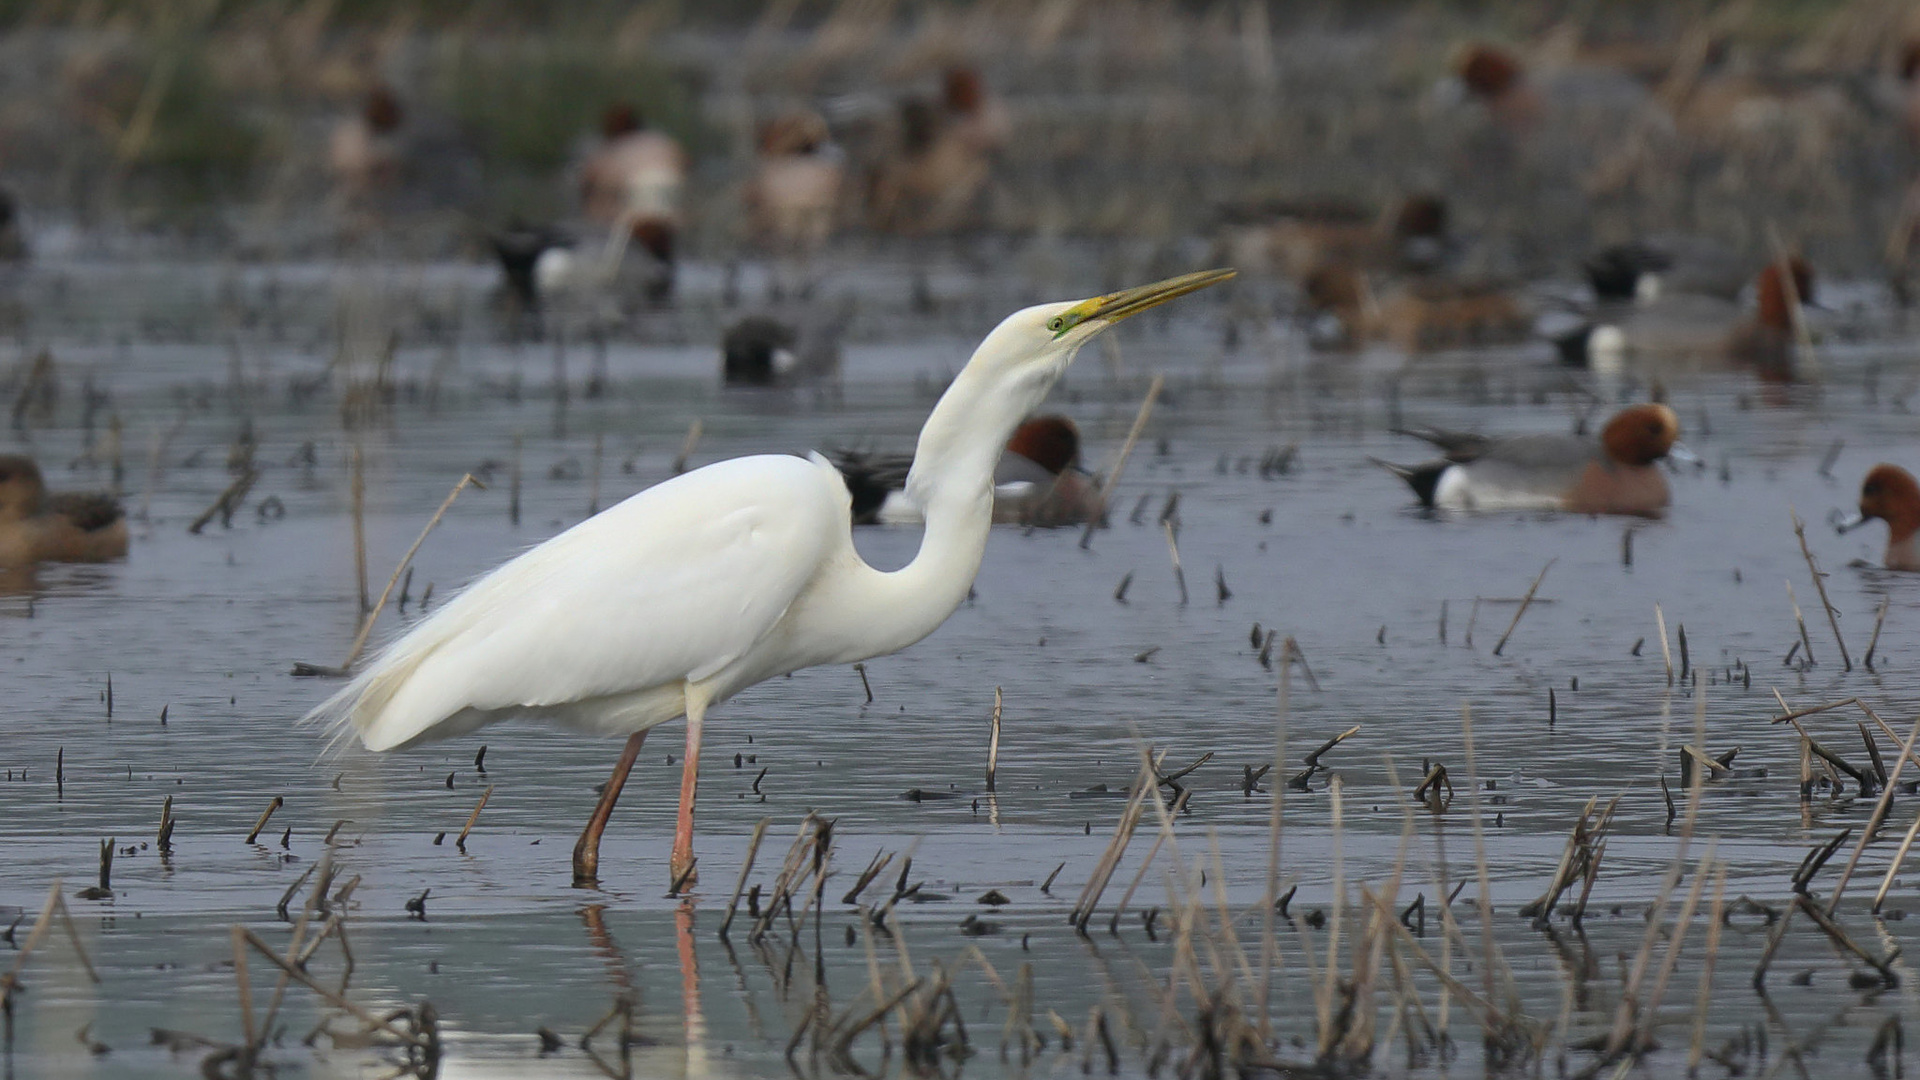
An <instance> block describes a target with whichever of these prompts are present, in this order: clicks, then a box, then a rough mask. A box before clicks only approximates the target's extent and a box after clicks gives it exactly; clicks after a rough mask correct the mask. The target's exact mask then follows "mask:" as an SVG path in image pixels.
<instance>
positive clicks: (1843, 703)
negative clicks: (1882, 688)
mask: <svg viewBox="0 0 1920 1080" xmlns="http://www.w3.org/2000/svg"><path fill="white" fill-rule="evenodd" d="M1775 693H1776V694H1778V693H1779V691H1775ZM1776 700H1779V701H1780V702H1781V704H1780V710H1781V712H1782V713H1783V714H1784V715H1781V716H1775V717H1771V718H1770V720H1769V722H1770V723H1775V724H1785V723H1789V722H1791V721H1794V720H1799V719H1803V718H1805V717H1808V716H1813V715H1814V714H1816V713H1823V712H1832V711H1833V710H1835V709H1844V708H1846V707H1847V706H1849V705H1858V704H1860V699H1859V698H1857V697H1850V698H1841V699H1840V700H1839V701H1830V702H1828V703H1827V704H1825V705H1815V706H1814V707H1812V708H1810V709H1792V710H1789V709H1788V708H1787V706H1786V702H1785V700H1784V699H1779V698H1776Z"/></svg>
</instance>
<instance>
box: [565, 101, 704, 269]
mask: <svg viewBox="0 0 1920 1080" xmlns="http://www.w3.org/2000/svg"><path fill="white" fill-rule="evenodd" d="M600 134H601V136H602V139H603V141H602V142H601V144H600V146H599V147H598V148H597V149H595V150H594V151H593V153H592V154H590V155H588V157H587V160H586V164H585V165H583V166H582V167H581V170H580V201H581V207H582V209H583V210H585V212H586V215H587V218H588V219H589V220H591V221H595V222H598V223H600V224H602V225H607V226H609V227H612V228H616V229H624V230H626V231H627V233H628V234H629V236H630V238H631V239H632V241H633V242H634V243H636V244H638V245H640V247H641V248H642V249H643V250H645V251H646V252H647V253H648V254H650V255H652V256H653V258H654V261H655V262H656V263H657V264H658V267H659V273H658V274H657V275H656V276H655V277H654V278H653V279H652V280H651V281H649V282H648V285H647V292H648V295H649V296H650V297H652V298H653V299H656V300H658V299H663V298H665V297H666V296H667V295H669V294H671V293H672V291H673V273H674V247H675V243H676V240H677V237H678V234H679V230H680V203H681V193H682V191H683V190H684V189H685V187H686V180H687V155H686V152H685V151H683V150H682V149H681V148H680V143H679V142H678V141H676V140H675V139H674V138H673V136H671V135H668V134H667V133H666V132H664V131H659V130H656V129H655V128H653V127H651V126H649V125H648V123H647V120H646V118H645V117H644V116H642V115H641V113H640V111H639V110H638V109H636V108H634V107H633V106H631V105H626V104H619V105H613V106H611V107H609V108H608V109H607V111H606V114H605V115H604V116H603V117H602V118H601V121H600Z"/></svg>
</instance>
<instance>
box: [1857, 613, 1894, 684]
mask: <svg viewBox="0 0 1920 1080" xmlns="http://www.w3.org/2000/svg"><path fill="white" fill-rule="evenodd" d="M1892 600H1893V598H1892V597H1891V596H1883V597H1881V598H1880V614H1878V615H1876V616H1874V619H1873V637H1871V638H1869V639H1867V655H1866V657H1865V659H1863V660H1861V661H1860V663H1861V664H1862V665H1864V666H1865V667H1866V669H1867V670H1868V671H1872V670H1873V650H1874V649H1875V648H1877V647H1879V645H1880V628H1881V627H1882V626H1885V625H1886V623H1887V605H1888V604H1889V603H1891V602H1892Z"/></svg>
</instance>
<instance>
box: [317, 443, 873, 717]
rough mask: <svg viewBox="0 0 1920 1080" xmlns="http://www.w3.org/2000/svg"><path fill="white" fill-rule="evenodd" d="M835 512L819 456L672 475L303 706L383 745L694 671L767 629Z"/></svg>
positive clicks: (823, 543)
mask: <svg viewBox="0 0 1920 1080" xmlns="http://www.w3.org/2000/svg"><path fill="white" fill-rule="evenodd" d="M847 515H848V496H847V491H846V486H845V485H844V484H843V483H842V482H841V480H840V476H839V474H838V473H837V472H835V471H834V470H833V468H832V466H830V465H828V464H827V463H826V462H825V461H824V460H820V459H816V460H815V461H811V462H809V461H806V460H803V459H800V458H796V457H780V456H764V457H750V458H738V459H735V460H732V461H725V462H720V463H718V464H715V465H709V466H707V467H706V468H703V469H699V470H696V471H694V472H691V473H688V474H686V475H685V476H680V477H676V478H674V479H672V480H669V481H667V482H665V483H662V484H660V485H658V486H656V487H652V488H649V489H647V490H646V491H642V492H640V493H639V494H637V495H635V496H633V497H632V498H630V499H628V500H626V501H625V502H622V503H620V504H619V505H618V506H614V507H611V508H609V509H608V510H606V511H605V512H604V513H602V514H599V515H598V516H596V517H593V518H590V519H588V520H587V521H584V522H581V523H580V524H579V525H576V526H574V527H573V528H571V529H569V530H567V531H566V532H564V533H561V534H560V535H558V536H556V537H554V538H552V539H551V540H548V541H546V542H545V543H543V544H540V545H539V546H537V547H534V548H532V549H530V550H528V551H526V552H524V553H523V554H521V555H520V556H518V557H517V558H515V559H513V560H512V561H510V562H508V563H506V564H505V565H503V566H501V567H499V568H498V569H496V570H494V571H493V572H492V573H490V574H488V575H486V576H485V577H483V578H481V579H480V580H479V581H476V582H474V583H473V584H472V585H471V586H469V587H468V588H467V589H466V590H465V591H464V592H462V593H461V594H460V595H459V596H458V597H456V598H455V599H454V600H453V601H452V602H450V603H448V604H447V605H446V606H445V607H443V608H441V609H440V610H439V611H438V612H436V613H435V614H434V615H433V616H432V617H431V618H429V619H428V620H426V621H425V622H423V623H421V624H420V625H418V626H416V627H414V628H413V629H412V630H411V631H409V632H408V633H407V634H406V635H404V636H403V637H401V638H400V639H399V640H398V641H396V642H394V643H393V644H392V645H391V646H389V647H388V648H387V649H386V650H384V651H383V652H382V653H381V654H380V655H379V656H378V657H377V658H376V659H375V660H374V662H373V663H372V664H371V665H370V666H369V668H368V669H367V671H366V672H364V673H363V674H361V675H360V676H358V677H357V678H355V679H354V680H353V682H351V683H350V684H348V686H347V687H346V688H345V689H343V690H342V691H341V692H340V693H339V694H337V695H335V696H334V698H333V699H331V700H329V701H328V702H327V703H326V704H324V705H322V706H321V707H320V708H318V709H316V710H315V711H314V714H313V717H312V718H322V719H331V720H332V721H333V722H334V724H335V726H336V729H337V730H338V731H339V732H340V733H341V734H346V733H347V732H349V731H351V732H352V733H356V734H358V735H359V736H360V739H361V741H362V742H364V743H365V744H366V746H367V748H368V749H371V750H384V749H388V748H391V747H395V746H400V745H404V744H407V743H412V742H417V741H422V740H427V739H432V738H434V737H436V734H455V733H457V731H442V732H438V733H436V732H435V730H434V729H435V726H436V725H437V724H440V723H441V722H442V721H445V720H448V719H449V718H452V717H455V716H456V715H459V714H463V713H466V714H467V715H468V716H471V715H472V712H471V711H478V712H481V713H493V712H499V711H502V710H506V711H511V710H513V709H515V708H520V707H524V708H529V709H541V708H548V707H553V706H560V705H566V704H568V703H573V702H581V701H587V700H591V699H595V698H603V697H609V696H614V695H621V694H631V693H633V692H635V691H640V690H645V689H648V688H652V687H661V686H669V685H673V684H676V683H680V682H684V681H686V680H689V679H691V680H695V681H698V680H699V679H702V678H705V677H707V676H708V675H711V674H713V673H715V672H717V671H719V670H720V669H721V668H723V667H725V666H726V665H727V664H728V663H730V662H732V661H733V660H735V659H737V658H739V657H740V656H741V655H742V654H743V653H745V652H746V651H747V650H748V649H750V648H751V647H752V646H753V645H754V643H755V642H757V641H759V640H760V639H761V638H762V637H763V636H765V635H766V633H767V632H768V631H769V630H770V629H772V628H773V626H774V624H775V623H777V622H778V621H779V619H780V616H781V615H782V614H783V613H785V611H786V610H787V607H788V606H789V605H790V604H791V603H792V602H793V600H794V598H795V597H796V596H798V595H799V594H800V592H801V590H802V589H804V588H805V587H806V585H807V583H808V582H809V581H810V580H812V578H813V577H814V575H815V574H816V573H817V572H818V570H819V569H820V566H821V564H822V562H823V561H824V560H825V559H826V558H827V557H828V556H829V555H830V554H831V553H832V552H834V551H835V550H837V548H838V546H839V545H842V544H844V543H845V542H846V541H845V537H846V535H847V533H848V529H849V524H848V516H847ZM466 726H471V725H466ZM461 729H464V728H461Z"/></svg>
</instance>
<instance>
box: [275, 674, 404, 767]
mask: <svg viewBox="0 0 1920 1080" xmlns="http://www.w3.org/2000/svg"><path fill="white" fill-rule="evenodd" d="M426 656H427V654H426V653H424V652H421V653H416V654H414V655H412V656H402V657H394V656H389V655H386V654H382V655H380V656H377V657H375V658H374V660H373V662H372V663H371V664H370V665H368V667H367V669H366V670H365V671H363V672H361V673H360V674H358V675H356V676H354V677H353V678H352V679H351V680H349V681H348V682H347V685H345V686H343V687H341V688H340V689H339V691H338V692H336V693H335V694H334V695H333V696H332V697H330V698H328V699H327V700H325V701H323V702H321V703H320V704H319V705H316V706H314V708H313V711H312V712H309V713H308V714H307V715H306V716H304V717H302V718H301V719H300V723H301V724H303V725H306V724H321V725H324V726H325V727H326V729H327V730H326V749H325V750H324V751H322V756H323V757H326V758H333V757H338V756H339V755H340V754H341V753H343V752H344V751H345V749H346V747H347V745H348V744H350V743H352V742H353V741H354V740H355V739H358V740H359V741H360V742H361V743H362V744H363V745H365V746H366V747H367V748H368V749H369V750H385V749H388V748H389V747H390V746H391V745H393V744H394V741H393V740H389V739H383V738H381V737H380V735H379V728H380V727H381V724H380V721H381V719H382V718H383V716H384V715H385V713H386V710H387V706H388V705H389V704H391V703H392V701H393V697H394V695H395V694H396V693H398V692H399V690H400V687H401V685H402V684H404V683H405V682H406V681H407V677H408V676H410V675H412V674H413V672H414V670H415V669H416V668H418V667H419V666H420V663H421V661H423V660H425V659H426Z"/></svg>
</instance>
